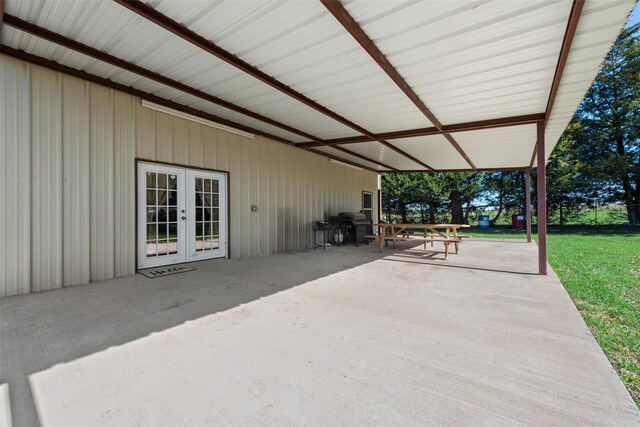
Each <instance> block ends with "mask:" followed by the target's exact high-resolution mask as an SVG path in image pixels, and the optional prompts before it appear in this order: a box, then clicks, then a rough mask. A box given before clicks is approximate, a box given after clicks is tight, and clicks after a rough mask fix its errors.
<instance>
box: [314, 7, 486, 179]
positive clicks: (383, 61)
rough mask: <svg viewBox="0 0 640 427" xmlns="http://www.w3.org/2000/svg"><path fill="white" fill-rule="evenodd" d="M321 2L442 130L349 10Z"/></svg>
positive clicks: (454, 141)
mask: <svg viewBox="0 0 640 427" xmlns="http://www.w3.org/2000/svg"><path fill="white" fill-rule="evenodd" d="M320 1H321V2H322V4H323V5H324V6H325V7H326V8H327V10H328V11H329V12H331V14H332V15H333V16H334V17H335V18H336V19H337V20H338V22H340V24H342V26H343V27H344V28H345V29H346V30H347V31H348V32H349V34H351V35H352V36H353V38H354V39H356V41H357V42H358V43H359V44H360V46H362V48H363V49H364V50H365V51H366V52H367V53H368V54H369V56H371V58H373V60H374V61H375V62H376V63H377V64H378V65H379V66H380V68H382V70H383V71H384V72H385V73H387V75H388V76H389V77H390V78H391V80H393V82H394V83H395V84H396V85H398V87H399V88H400V90H402V92H404V94H405V95H407V97H408V98H409V99H410V100H411V102H413V103H414V104H415V106H416V107H418V109H419V110H420V111H421V112H422V114H424V115H425V117H426V118H427V119H429V121H430V122H431V123H433V125H434V126H435V127H436V128H437V129H438V130H439V131H443V130H444V127H443V126H442V124H441V123H440V121H439V120H438V119H437V118H436V116H435V115H434V114H433V113H432V112H431V110H429V108H427V106H426V105H425V104H424V102H422V100H421V99H420V98H419V97H418V95H417V94H416V93H415V92H414V91H413V89H412V88H411V86H409V84H408V83H407V82H406V81H405V79H404V78H403V77H402V76H401V75H400V73H399V72H398V70H396V68H395V67H394V66H393V65H392V64H391V62H389V60H388V59H387V57H386V56H385V55H384V54H383V53H382V51H380V49H378V47H377V46H376V45H375V43H374V42H373V40H371V39H370V38H369V36H368V35H367V34H366V33H365V32H364V30H363V29H362V27H360V25H359V24H358V23H357V22H356V20H355V19H353V18H352V17H351V15H349V12H347V10H346V9H345V8H344V6H342V3H340V1H338V0H320ZM442 135H444V137H445V138H446V139H447V141H449V142H450V143H451V145H452V146H453V147H454V148H455V149H456V150H457V151H458V153H460V155H461V156H462V157H463V158H464V159H465V160H466V162H467V163H468V164H469V166H471V168H472V169H473V170H476V167H475V165H474V164H473V162H472V161H471V159H469V156H467V154H466V153H465V152H464V150H463V149H462V147H460V145H459V144H458V143H457V142H456V140H455V139H454V138H453V137H452V136H451V135H450V134H449V133H447V132H443V133H442Z"/></svg>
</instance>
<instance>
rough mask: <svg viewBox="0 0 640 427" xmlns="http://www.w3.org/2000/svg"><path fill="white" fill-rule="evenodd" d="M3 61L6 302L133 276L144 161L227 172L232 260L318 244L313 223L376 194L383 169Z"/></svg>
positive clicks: (1, 258) (1, 223) (1, 218)
mask: <svg viewBox="0 0 640 427" xmlns="http://www.w3.org/2000/svg"><path fill="white" fill-rule="evenodd" d="M0 58H1V61H2V62H1V65H0V70H1V72H2V74H1V79H0V80H1V81H0V84H1V86H0V87H1V88H2V100H1V101H0V102H2V106H3V108H4V111H5V114H4V115H3V116H2V123H1V124H2V132H1V133H0V136H1V137H2V139H1V141H0V156H1V157H0V179H1V180H0V200H2V201H3V203H0V234H1V235H3V236H6V238H3V239H1V240H0V295H1V296H9V295H16V294H19V293H28V292H32V291H39V290H47V289H53V288H57V287H61V286H73V285H79V284H84V283H88V282H89V281H99V280H103V279H107V278H111V277H119V276H124V275H128V274H132V273H134V272H135V268H136V266H135V253H136V248H135V229H136V218H135V210H136V203H137V201H136V197H135V181H136V175H135V174H136V171H135V159H136V158H141V159H147V160H152V161H153V160H156V161H163V162H173V163H180V164H184V165H187V166H194V167H205V168H209V169H215V170H222V171H228V172H229V174H230V175H229V186H230V192H229V198H230V217H229V221H230V233H229V245H230V249H231V250H230V256H231V257H232V258H242V257H248V256H260V255H267V254H271V253H282V252H287V251H295V250H304V249H307V248H311V247H312V245H313V234H312V233H311V226H312V222H313V221H315V220H319V219H323V218H326V216H328V215H333V214H336V213H338V212H339V211H341V210H359V209H360V208H361V206H360V203H361V202H360V197H361V196H360V194H361V192H362V191H372V192H374V193H375V191H376V186H377V174H375V173H371V172H368V171H362V172H358V171H355V170H353V169H349V168H345V167H343V166H340V165H335V164H332V163H330V162H329V161H328V160H327V158H325V157H322V156H319V155H316V154H313V153H310V152H306V151H303V150H299V149H296V148H294V147H291V146H287V145H284V144H281V143H278V142H275V141H271V140H269V139H266V138H264V137H259V136H257V137H256V138H255V139H251V138H247V137H241V136H239V135H237V134H234V133H230V132H227V131H223V130H220V129H215V128H212V127H210V126H205V125H202V124H200V123H195V122H191V121H189V120H186V119H182V118H176V117H173V116H171V115H168V114H164V113H159V112H154V111H153V110H150V109H148V108H145V107H142V106H141V100H140V99H138V98H136V97H134V96H131V95H129V94H126V93H120V92H117V91H114V90H111V89H108V88H104V87H101V86H99V85H95V84H93V83H89V82H86V81H84V80H81V79H78V78H76V77H71V76H68V75H64V74H61V73H57V72H55V71H52V70H48V69H45V68H41V67H38V66H34V65H28V64H27V63H25V62H22V61H20V60H17V59H13V58H8V57H5V56H0ZM5 201H6V202H5ZM253 204H255V205H257V206H258V210H257V212H252V211H251V205H253Z"/></svg>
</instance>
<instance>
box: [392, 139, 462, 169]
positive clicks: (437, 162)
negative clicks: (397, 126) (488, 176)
mask: <svg viewBox="0 0 640 427" xmlns="http://www.w3.org/2000/svg"><path fill="white" fill-rule="evenodd" d="M389 142H391V143H392V144H393V145H395V146H396V147H398V148H400V149H401V150H403V151H405V152H407V153H409V154H411V155H412V156H414V157H415V158H417V159H418V160H420V161H422V162H424V163H426V164H427V165H429V166H431V167H432V168H434V169H436V170H451V169H467V168H469V164H468V163H467V162H466V161H465V160H464V158H463V157H462V155H460V153H458V151H457V150H456V149H455V148H454V147H453V146H452V145H451V143H450V142H449V141H447V140H446V138H445V137H444V136H442V135H428V136H417V137H412V138H401V139H392V140H389Z"/></svg>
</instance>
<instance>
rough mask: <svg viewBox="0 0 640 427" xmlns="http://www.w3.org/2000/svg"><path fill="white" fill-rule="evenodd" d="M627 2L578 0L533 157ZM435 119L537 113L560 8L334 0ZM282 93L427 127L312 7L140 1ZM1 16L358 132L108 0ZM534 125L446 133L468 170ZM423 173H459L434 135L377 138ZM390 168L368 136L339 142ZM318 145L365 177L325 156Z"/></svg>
mask: <svg viewBox="0 0 640 427" xmlns="http://www.w3.org/2000/svg"><path fill="white" fill-rule="evenodd" d="M634 3H635V1H633V0H607V1H604V0H588V1H587V2H586V4H585V7H584V10H583V12H582V16H581V18H580V21H579V25H578V28H577V30H576V35H575V39H574V42H573V45H572V49H571V51H570V54H569V58H568V61H567V65H566V68H565V71H564V74H563V77H562V80H561V85H560V88H559V90H558V94H557V97H556V101H555V104H554V108H553V110H552V112H551V117H550V120H549V123H548V127H547V131H546V137H547V155H549V154H550V152H551V149H552V148H553V147H554V146H555V143H556V142H557V139H558V138H559V136H560V134H561V133H562V131H563V130H564V127H565V126H566V124H567V123H568V121H569V120H570V119H571V116H572V114H573V112H574V110H575V109H576V107H577V106H578V104H579V102H580V100H581V98H582V96H583V95H584V93H585V92H586V90H587V89H588V87H589V85H590V84H591V82H592V80H593V78H594V77H595V74H596V73H597V71H598V67H599V65H600V63H601V61H602V59H603V58H604V56H605V55H606V53H607V51H608V49H609V47H610V45H611V44H612V43H613V40H614V39H615V37H616V35H617V34H618V32H619V31H620V29H621V28H622V26H623V25H624V23H625V21H626V19H627V17H628V14H629V12H630V11H631V9H632V7H633V4H634ZM343 4H344V5H345V8H346V10H347V11H348V12H349V13H350V14H351V16H352V17H353V18H354V19H355V20H356V21H357V22H358V23H359V24H360V26H361V27H362V28H363V30H364V31H365V32H366V34H367V35H368V36H369V37H370V38H371V39H372V40H373V42H374V43H375V44H376V46H377V47H378V48H379V49H380V50H381V51H382V52H383V53H384V54H385V55H386V56H387V58H388V59H389V61H390V62H391V63H392V64H393V66H394V67H395V68H396V69H397V70H398V72H399V73H400V74H401V75H402V77H403V78H404V79H405V80H406V81H407V83H408V84H409V86H410V87H411V88H412V89H413V90H414V91H415V92H416V93H417V94H418V96H419V97H420V98H421V100H422V101H423V102H424V103H425V104H426V105H427V106H428V107H429V109H430V110H431V111H432V112H433V113H434V115H435V116H436V117H437V118H438V120H439V121H440V122H441V123H442V124H444V125H450V124H455V123H462V122H470V121H476V120H484V119H495V118H502V117H512V116H517V115H524V114H536V113H543V112H544V111H545V108H546V103H547V100H548V97H549V91H550V88H551V84H552V80H553V75H554V72H555V67H556V63H557V61H558V55H559V52H560V49H561V46H562V40H563V37H564V33H565V29H566V26H567V20H568V17H569V13H570V10H571V6H572V0H547V1H537V2H520V1H512V0H492V1H489V0H480V1H473V0H465V1H462V0H458V1H450V0H446V1H387V2H380V1H372V0H355V1H348V2H347V1H345V2H343ZM149 5H151V6H152V7H153V8H154V9H156V10H158V11H159V12H161V13H163V14H165V15H167V16H168V17H170V18H172V19H174V20H176V21H177V22H179V23H181V24H183V25H185V26H186V27H188V28H189V29H191V30H193V31H195V32H197V33H198V34H200V35H201V36H203V37H205V38H207V39H209V40H211V41H213V42H214V43H216V44H217V45H219V46H220V47H222V48H224V49H226V50H227V51H229V52H231V53H233V54H234V55H236V56H238V57H239V58H241V59H243V60H245V61H247V62H248V63H250V64H252V65H254V66H256V67H258V68H259V69H260V70H262V71H264V72H265V73H267V74H269V75H271V76H273V77H275V78H276V79H278V80H280V81H281V82H283V83H284V84H286V85H288V86H290V87H291V88H293V89H295V90H297V91H299V92H301V93H303V94H304V95H306V96H308V97H309V98H311V99H313V100H315V101H316V102H318V103H320V104H321V105H323V106H325V107H327V108H329V109H331V110H332V111H334V112H336V113H338V114H340V115H342V116H344V117H345V118H347V119H348V120H350V121H352V122H354V123H356V124H357V125H359V126H362V127H364V128H366V129H367V130H368V131H370V132H373V133H381V132H391V131H399V130H404V129H411V128H422V127H430V126H433V124H432V123H430V122H429V120H427V118H426V117H425V116H424V115H423V114H422V113H421V112H420V111H419V110H418V108H416V107H415V106H414V105H413V103H412V102H411V101H410V100H409V99H408V97H406V96H405V95H404V94H403V93H402V91H401V90H400V89H399V88H398V87H397V86H396V85H395V84H394V83H393V82H392V81H391V79H390V78H389V77H388V76H387V75H386V74H385V73H384V71H383V70H382V69H381V68H380V67H379V66H378V64H376V63H375V62H374V61H373V60H372V58H371V57H370V56H369V55H368V54H367V53H366V52H365V51H364V50H363V49H362V47H361V46H360V45H359V44H358V43H357V42H356V41H355V39H354V38H353V37H352V36H351V35H350V34H349V33H348V32H347V31H346V30H345V29H344V28H343V27H342V25H340V24H339V23H338V21H337V20H336V19H335V18H334V17H333V16H332V15H331V14H330V13H329V12H328V11H327V10H326V9H325V8H324V6H323V5H322V4H321V3H320V2H315V1H216V2H206V1H195V0H192V1H181V2H176V1H171V0H158V1H150V2H149ZM5 12H6V13H9V14H11V15H14V16H17V17H19V18H21V19H23V20H26V21H28V22H31V23H34V24H36V25H39V26H41V27H44V28H46V29H49V30H51V31H54V32H56V33H59V34H62V35H64V36H67V37H70V38H72V39H74V40H77V41H80V42H82V43H84V44H86V45H89V46H91V47H94V48H97V49H100V50H102V51H104V52H107V53H109V54H111V55H114V56H116V57H119V58H121V59H124V60H127V61H130V62H132V63H134V64H136V65H139V66H143V67H145V68H148V69H150V70H152V71H155V72H157V73H160V74H162V75H163V76H166V77H170V78H172V79H175V80H178V81H180V82H182V83H185V84H187V85H189V86H192V87H194V88H197V89H199V90H202V91H204V92H206V93H210V94H212V95H215V96H217V97H220V98H222V99H224V100H226V101H230V102H233V103H235V104H236V105H239V106H241V107H244V108H247V109H250V110H252V111H254V112H257V113H260V114H262V115H264V116H267V117H269V118H272V119H275V120H278V121H280V122H282V123H285V124H287V125H289V126H292V127H295V128H297V129H299V130H301V131H304V132H307V133H310V134H312V135H314V136H317V137H319V138H321V139H330V138H340V137H349V136H355V135H360V133H359V132H358V131H356V130H354V129H352V128H350V127H348V126H345V125H344V124H341V123H339V122H338V121H336V120H334V119H332V118H330V117H327V116H326V115H324V114H322V113H320V112H318V111H316V110H314V109H313V108H311V107H309V106H306V105H304V104H303V103H301V102H299V101H297V100H295V99H293V98H291V97H289V96H287V95H285V94H283V93H281V92H279V91H277V90H276V89H274V88H273V87H271V86H269V85H267V84H265V83H263V82H261V81H259V80H257V79H255V78H253V77H251V76H249V75H247V74H244V73H243V72H241V71H240V70H238V69H237V68H235V67H233V66H231V65H229V64H227V63H225V62H223V61H221V60H219V59H217V58H215V57H214V56H212V55H210V54H209V53H207V52H205V51H203V50H202V49H200V48H198V47H195V46H194V45H192V44H190V43H189V42H187V41H185V40H183V39H181V38H180V37H177V36H176V35H174V34H172V33H170V32H168V31H166V30H165V29H163V28H161V27H160V26H158V25H156V24H154V23H152V22H150V21H148V20H146V19H144V18H142V17H140V16H138V15H137V14H135V13H133V12H131V11H130V10H128V9H126V8H124V7H122V6H120V5H118V4H116V3H114V2H112V1H89V0H87V1H73V2H68V1H17V0H7V1H6V2H5ZM2 40H3V43H4V44H6V45H8V46H11V47H13V48H16V49H21V50H24V51H26V52H29V53H33V54H36V55H39V56H42V57H45V58H47V59H51V60H54V61H57V62H60V63H62V64H65V65H67V66H70V67H72V68H76V69H81V70H84V71H87V72H89V73H92V74H95V75H98V76H100V77H104V78H109V79H112V80H114V81H116V82H118V83H122V84H125V85H130V86H133V87H135V88H137V89H141V90H144V91H147V92H151V93H154V94H156V95H158V96H162V97H165V98H168V99H171V100H174V101H176V102H179V103H182V104H185V105H188V106H190V107H192V108H196V109H199V110H203V111H206V112H208V113H211V114H215V115H218V116H220V117H223V118H225V119H229V120H233V121H236V122H238V123H241V124H243V125H246V126H251V127H253V128H256V129H259V130H261V131H264V132H268V133H270V134H273V135H276V136H278V137H280V138H284V139H287V140H290V141H292V142H302V141H305V140H306V139H305V138H304V137H301V136H299V135H297V134H293V133H291V132H288V131H286V130H283V129H280V128H277V127H275V126H272V125H269V124H265V123H263V122H260V121H258V120H256V119H252V118H248V117H246V116H243V115H242V114H240V113H237V112H234V111H231V110H228V109H226V108H223V107H220V106H217V105H214V104H212V103H210V102H208V101H204V100H202V99H200V98H197V97H194V96H193V95H189V94H185V93H183V92H181V91H178V90H176V89H173V88H168V87H166V86H164V85H162V84H160V83H157V82H155V81H151V80H149V79H146V78H143V77H140V76H137V75H135V74H132V73H130V72H127V71H123V70H121V69H119V68H117V67H114V66H112V65H108V64H105V63H101V62H100V61H96V60H94V59H92V58H89V57H87V56H84V55H82V54H79V53H75V52H73V51H70V50H68V49H66V48H63V47H60V46H57V45H54V44H52V43H49V42H46V41H44V40H41V39H38V38H37V37H35V36H32V35H29V34H26V33H22V32H20V31H18V30H16V29H14V28H12V27H9V26H8V25H3V29H2ZM535 133H536V132H535V125H526V126H515V127H512V128H504V129H493V130H483V131H471V132H459V133H457V134H453V137H454V138H455V139H456V140H457V141H458V143H459V144H460V146H461V147H462V148H463V150H465V152H466V153H467V155H468V156H469V157H470V158H471V160H472V161H473V162H474V164H475V165H476V167H478V168H501V167H504V168H506V167H509V168H511V167H527V166H528V165H529V161H530V159H531V155H532V152H533V145H534V143H535ZM390 142H391V143H392V144H393V145H395V146H396V147H398V148H400V149H401V150H403V151H405V152H407V153H408V154H410V155H411V156H414V157H416V158H417V159H418V160H420V161H422V162H424V163H426V164H428V165H429V166H431V167H433V168H435V169H442V170H445V169H469V165H468V164H467V162H465V161H464V159H463V158H462V156H461V155H460V154H459V153H458V152H457V151H456V150H455V149H454V148H453V147H452V145H451V144H450V143H449V142H447V141H446V140H445V138H444V137H443V136H441V135H434V136H427V137H415V138H403V139H396V140H392V141H390ZM344 148H347V149H349V150H352V151H353V152H355V153H358V154H360V155H364V156H367V157H369V158H371V159H372V160H373V161H379V162H382V163H385V164H388V165H390V166H392V167H394V168H396V169H399V170H415V169H420V168H421V167H420V165H419V164H417V163H415V162H414V161H412V160H410V159H408V158H407V157H404V156H402V155H401V154H398V153H397V152H395V151H393V150H391V149H389V148H386V147H384V146H383V145H382V144H380V143H378V142H367V143H359V144H349V145H346V146H344ZM320 151H323V152H326V153H329V154H331V155H333V156H336V157H341V158H344V159H347V160H350V161H353V162H355V163H359V164H363V165H364V166H367V167H371V168H373V169H376V170H379V169H380V168H381V167H380V166H378V165H375V164H373V163H369V162H365V161H363V160H362V159H360V158H358V157H355V156H350V155H348V154H345V153H344V152H342V151H338V150H336V149H334V148H328V147H321V148H320Z"/></svg>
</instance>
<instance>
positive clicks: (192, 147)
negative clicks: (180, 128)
mask: <svg viewBox="0 0 640 427" xmlns="http://www.w3.org/2000/svg"><path fill="white" fill-rule="evenodd" d="M203 127H204V126H202V125H201V124H200V123H195V122H189V162H188V163H189V164H190V165H192V166H197V167H200V168H201V167H203V166H204V150H203V147H202V128H203ZM207 128H209V129H211V128H210V127H209V126H207Z"/></svg>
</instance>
